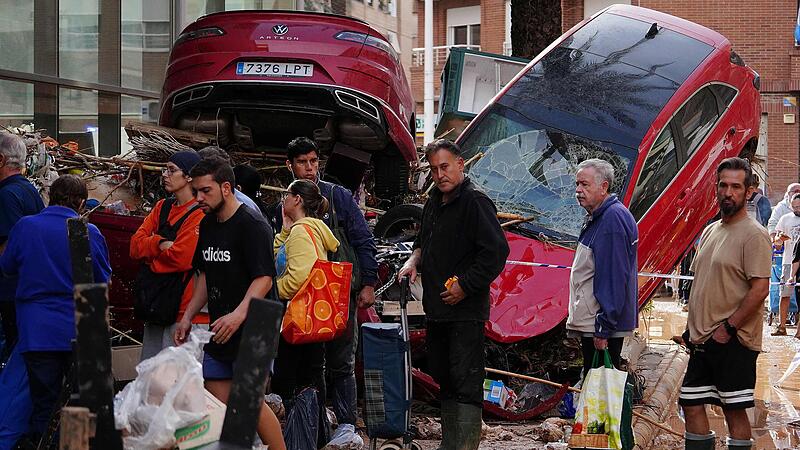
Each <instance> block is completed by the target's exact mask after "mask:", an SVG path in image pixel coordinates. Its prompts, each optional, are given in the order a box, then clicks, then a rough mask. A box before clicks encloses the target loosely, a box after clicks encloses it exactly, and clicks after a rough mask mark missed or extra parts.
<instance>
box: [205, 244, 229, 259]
mask: <svg viewBox="0 0 800 450" xmlns="http://www.w3.org/2000/svg"><path fill="white" fill-rule="evenodd" d="M230 260H231V251H230V250H220V249H214V247H208V248H207V249H205V250H203V261H205V262H230Z"/></svg>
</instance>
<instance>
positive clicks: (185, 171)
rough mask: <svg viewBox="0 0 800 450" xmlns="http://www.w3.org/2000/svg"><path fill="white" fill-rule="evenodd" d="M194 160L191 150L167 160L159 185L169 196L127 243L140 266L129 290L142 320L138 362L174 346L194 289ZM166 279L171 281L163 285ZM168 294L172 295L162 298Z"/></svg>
mask: <svg viewBox="0 0 800 450" xmlns="http://www.w3.org/2000/svg"><path fill="white" fill-rule="evenodd" d="M199 161H200V156H199V155H198V154H197V152H195V151H182V152H177V153H175V154H173V155H172V156H171V157H170V158H169V161H168V162H167V166H166V168H164V171H163V172H162V173H161V181H162V183H163V184H164V189H165V190H166V191H167V192H168V193H169V194H171V197H169V198H166V199H162V200H159V201H158V203H156V205H155V207H154V208H153V210H152V211H150V214H148V215H147V217H146V218H145V219H144V222H143V223H142V225H141V226H140V227H139V229H138V230H136V233H135V234H134V235H133V237H132V238H131V248H130V255H131V258H133V259H135V260H140V261H141V262H142V263H143V267H142V273H140V274H139V277H138V278H137V280H136V281H137V283H136V287H135V289H134V290H135V291H136V292H135V296H136V299H135V302H136V308H135V313H136V316H137V318H139V319H141V320H144V337H143V340H142V343H143V345H142V357H141V360H145V359H147V358H150V357H152V356H155V355H156V354H157V353H158V352H160V351H161V350H162V349H163V348H165V347H169V346H171V345H174V341H173V339H172V335H173V332H174V331H175V324H176V323H177V322H178V321H179V320H180V318H181V317H182V316H183V313H184V311H185V310H186V305H187V304H188V302H189V300H190V299H191V298H192V292H193V291H194V289H193V288H194V286H193V284H192V282H191V274H190V273H189V272H190V271H191V269H192V257H193V256H194V251H195V247H196V246H197V237H198V226H199V225H200V220H202V219H203V216H204V214H203V211H202V210H200V209H199V208H197V202H196V201H195V199H194V195H193V194H192V186H191V185H190V184H189V182H190V181H191V177H189V171H190V170H191V169H192V167H194V165H195V164H197V163H198V162H199ZM169 278H172V280H171V281H165V280H167V279H169ZM166 283H171V284H172V285H173V286H174V285H177V284H179V285H180V288H179V289H177V291H179V292H177V293H175V292H176V289H175V288H173V289H172V290H171V291H168V290H167V289H166V288H164V286H165V285H166ZM168 292H173V293H174V294H171V295H164V294H165V293H168ZM173 295H174V296H177V298H172V297H173ZM165 297H168V298H165ZM172 302H174V304H172ZM172 313H175V315H174V316H173V314H172ZM163 316H169V317H163ZM192 323H194V324H206V325H207V324H208V314H206V313H200V314H197V315H196V316H195V317H194V319H193V320H192Z"/></svg>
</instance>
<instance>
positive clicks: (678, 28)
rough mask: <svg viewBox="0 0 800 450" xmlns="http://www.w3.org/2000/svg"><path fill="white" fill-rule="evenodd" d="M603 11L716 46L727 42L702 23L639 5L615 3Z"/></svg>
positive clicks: (727, 42)
mask: <svg viewBox="0 0 800 450" xmlns="http://www.w3.org/2000/svg"><path fill="white" fill-rule="evenodd" d="M603 13H612V14H617V15H620V16H625V17H630V18H631V19H638V20H643V21H646V22H656V23H658V25H659V26H663V27H665V28H668V29H670V30H672V31H675V32H678V33H681V34H684V35H686V36H689V37H691V38H694V39H697V40H699V41H702V42H705V43H706V44H708V45H711V46H714V47H716V48H720V47H724V46H725V45H726V44H729V41H728V39H727V38H726V37H725V36H723V35H721V34H719V33H717V32H716V31H714V30H712V29H710V28H707V27H704V26H703V25H699V24H696V23H694V22H690V21H688V20H686V19H681V18H680V17H675V16H671V15H669V14H665V13H663V12H660V11H654V10H652V9H648V8H642V7H640V6H631V5H620V4H617V5H612V6H610V7H608V8H606V9H605V10H603Z"/></svg>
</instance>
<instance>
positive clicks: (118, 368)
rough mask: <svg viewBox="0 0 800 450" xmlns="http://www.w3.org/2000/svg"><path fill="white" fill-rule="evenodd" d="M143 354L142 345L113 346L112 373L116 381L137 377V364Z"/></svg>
mask: <svg viewBox="0 0 800 450" xmlns="http://www.w3.org/2000/svg"><path fill="white" fill-rule="evenodd" d="M141 356H142V346H141V345H122V346H119V347H111V374H112V375H113V376H114V381H131V380H133V379H135V378H136V375H137V374H136V366H137V365H138V364H139V359H140V358H141Z"/></svg>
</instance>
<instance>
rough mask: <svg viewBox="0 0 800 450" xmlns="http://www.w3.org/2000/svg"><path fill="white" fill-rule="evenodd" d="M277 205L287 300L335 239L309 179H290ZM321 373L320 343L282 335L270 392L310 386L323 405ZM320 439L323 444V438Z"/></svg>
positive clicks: (278, 261) (287, 393)
mask: <svg viewBox="0 0 800 450" xmlns="http://www.w3.org/2000/svg"><path fill="white" fill-rule="evenodd" d="M282 204H283V229H282V230H281V233H280V234H278V235H277V236H275V268H276V272H277V274H278V282H277V284H278V296H279V297H280V299H281V300H282V301H289V300H291V299H292V297H294V295H295V294H296V293H297V291H298V290H299V289H300V288H301V287H302V285H303V283H304V282H305V281H306V279H307V278H308V276H309V274H310V273H311V269H312V267H313V266H314V263H315V262H316V261H317V259H322V260H327V259H328V256H327V255H328V252H335V251H336V249H337V248H338V247H339V241H338V240H337V239H336V238H335V237H334V236H333V233H332V232H331V230H330V229H329V228H328V226H327V225H325V223H324V222H323V221H322V220H320V219H319V217H321V216H323V215H324V214H325V213H326V212H327V211H328V200H327V199H326V198H325V197H323V196H322V194H320V192H319V188H318V187H317V185H316V184H314V183H313V182H311V181H309V180H303V179H301V180H295V181H294V182H293V183H292V184H290V185H289V188H288V191H287V192H286V193H284V196H283V200H282ZM324 373H325V348H324V345H323V343H321V342H320V343H312V344H302V345H292V344H289V343H288V342H286V340H284V339H283V336H281V339H280V343H279V345H278V357H277V359H276V360H275V375H274V377H273V378H272V390H273V392H275V393H277V394H279V395H281V397H282V398H283V399H284V400H285V401H288V403H289V404H291V401H289V400H290V399H292V398H293V397H294V396H295V395H296V394H298V393H299V392H300V391H301V390H302V389H304V388H306V387H309V386H311V387H315V388H317V390H318V397H317V398H318V402H319V404H320V405H324V403H325V380H324ZM320 411H324V409H322V408H320ZM323 413H324V412H323ZM320 437H322V436H320ZM318 441H319V440H318ZM321 443H322V444H323V445H324V444H325V440H324V438H323V439H322V440H321Z"/></svg>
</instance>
